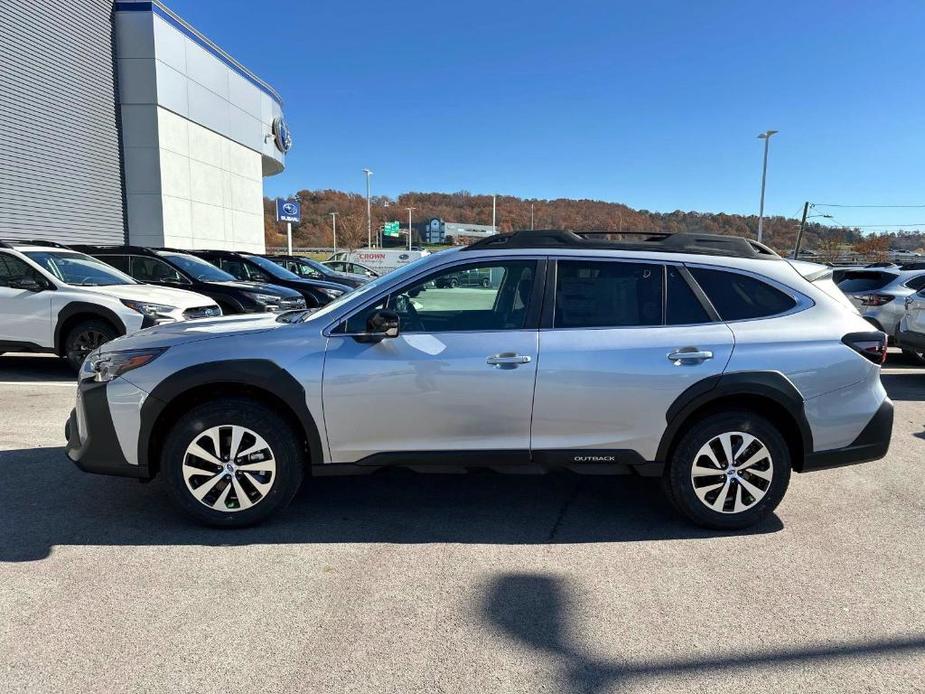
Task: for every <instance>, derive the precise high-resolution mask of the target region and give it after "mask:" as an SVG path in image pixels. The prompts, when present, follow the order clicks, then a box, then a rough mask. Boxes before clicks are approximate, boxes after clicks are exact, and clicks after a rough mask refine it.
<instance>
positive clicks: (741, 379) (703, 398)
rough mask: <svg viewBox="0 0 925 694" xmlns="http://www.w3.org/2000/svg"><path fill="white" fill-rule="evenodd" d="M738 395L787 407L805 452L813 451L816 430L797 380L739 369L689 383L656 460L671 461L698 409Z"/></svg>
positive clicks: (670, 414)
mask: <svg viewBox="0 0 925 694" xmlns="http://www.w3.org/2000/svg"><path fill="white" fill-rule="evenodd" d="M737 395H739V396H741V395H752V396H758V397H762V398H766V399H768V400H771V401H773V402H774V403H776V404H777V405H780V406H781V407H783V408H784V409H785V410H786V411H787V413H788V414H789V415H790V417H791V418H792V419H793V421H794V422H795V423H796V426H797V429H798V430H799V432H800V438H801V440H802V444H803V452H804V454H805V455H809V454H810V453H812V452H813V433H812V430H811V429H810V426H809V422H808V421H807V419H806V412H805V409H804V401H803V396H802V395H800V392H799V391H798V390H797V389H796V387H795V386H794V385H793V383H791V382H790V381H789V380H788V379H787V377H786V376H784V375H783V374H782V373H780V372H779V371H739V372H734V373H726V374H717V375H715V376H708V377H707V378H704V379H702V380H700V381H697V382H696V383H694V384H693V385H691V386H690V387H688V388H687V389H686V390H685V391H684V392H683V393H681V394H680V395H679V396H678V397H677V398H676V399H675V401H674V402H673V403H672V404H671V406H670V407H669V408H668V410H667V412H666V413H665V419H666V420H667V426H666V427H665V431H664V433H663V434H662V438H661V441H660V442H659V444H658V453H656V456H655V457H656V460H657V461H659V462H667V460H668V452H669V451H670V450H671V446H672V445H673V444H674V442H675V440H676V439H677V437H678V434H679V433H680V432H681V429H682V427H683V426H684V423H685V422H686V421H687V419H688V417H690V416H691V415H692V414H693V413H694V412H696V411H697V410H699V409H700V408H701V407H703V406H705V405H709V404H710V403H711V402H714V401H716V400H719V399H721V398H726V397H734V396H737ZM798 464H799V462H798V461H794V465H798Z"/></svg>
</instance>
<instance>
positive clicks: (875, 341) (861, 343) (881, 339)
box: [841, 330, 886, 364]
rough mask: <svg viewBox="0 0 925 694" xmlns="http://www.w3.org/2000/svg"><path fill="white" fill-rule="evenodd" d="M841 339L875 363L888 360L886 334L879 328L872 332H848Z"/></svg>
mask: <svg viewBox="0 0 925 694" xmlns="http://www.w3.org/2000/svg"><path fill="white" fill-rule="evenodd" d="M841 341H842V342H844V343H845V344H846V345H848V346H849V347H850V348H851V349H853V350H854V351H855V352H857V353H858V354H860V355H861V356H862V357H864V358H865V359H869V360H870V361H872V362H873V363H874V364H882V363H883V362H885V361H886V334H884V333H882V332H880V331H879V330H878V331H877V332H870V333H848V334H847V335H845V336H844V337H843V338H842V339H841Z"/></svg>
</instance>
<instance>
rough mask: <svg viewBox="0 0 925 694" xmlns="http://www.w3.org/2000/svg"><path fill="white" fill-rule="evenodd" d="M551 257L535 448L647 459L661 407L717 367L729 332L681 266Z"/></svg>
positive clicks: (568, 459) (658, 430)
mask: <svg viewBox="0 0 925 694" xmlns="http://www.w3.org/2000/svg"><path fill="white" fill-rule="evenodd" d="M551 265H552V267H551V269H550V276H549V277H548V278H547V293H546V299H545V301H544V306H543V318H542V324H541V325H542V328H541V330H540V338H539V365H538V369H537V380H536V393H535V398H534V406H533V424H532V431H531V447H532V449H533V451H534V454H535V455H536V457H537V459H540V460H543V459H545V460H548V461H550V462H558V463H580V462H583V461H585V460H587V459H589V458H591V457H593V458H596V459H598V460H594V461H593V462H600V460H599V459H600V458H601V457H603V458H606V459H607V460H606V462H611V461H610V459H609V458H610V456H611V455H612V456H613V457H614V459H615V460H614V461H615V462H621V460H622V457H621V456H622V455H623V454H624V453H625V452H626V451H633V452H635V453H638V454H639V455H640V456H641V457H642V458H643V459H645V460H653V459H654V457H655V454H656V451H657V449H658V444H659V440H660V439H661V436H662V433H663V432H664V429H665V425H666V412H667V410H668V408H669V407H670V406H671V404H672V403H673V402H674V401H675V399H676V398H677V397H678V396H679V395H680V394H681V393H682V392H684V390H685V389H687V388H689V387H690V386H691V385H693V384H694V383H696V382H697V381H700V380H702V379H704V378H708V377H710V376H715V375H718V374H721V373H722V372H723V369H724V368H725V366H726V364H727V362H728V361H729V357H730V355H731V354H732V348H733V336H732V332H731V331H730V330H729V328H728V327H727V326H726V325H725V324H723V323H722V322H719V320H718V319H717V316H716V314H715V312H714V311H712V308H711V307H709V305H707V304H706V303H705V302H703V301H702V300H701V298H700V296H702V295H701V294H700V293H699V292H700V290H699V288H696V287H695V286H694V285H693V283H692V282H691V281H690V275H689V274H688V272H687V270H685V269H684V268H683V267H682V266H680V265H673V264H662V263H655V262H649V261H640V262H636V261H630V260H624V259H616V260H604V259H600V258H596V259H593V260H592V259H587V260H586V259H581V258H560V259H559V260H558V261H557V262H556V263H553V264H551ZM553 288H554V289H553ZM583 452H584V454H583Z"/></svg>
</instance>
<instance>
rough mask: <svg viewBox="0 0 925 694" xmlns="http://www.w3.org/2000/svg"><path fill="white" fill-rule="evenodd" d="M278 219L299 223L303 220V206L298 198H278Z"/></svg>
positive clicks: (278, 220) (279, 220)
mask: <svg viewBox="0 0 925 694" xmlns="http://www.w3.org/2000/svg"><path fill="white" fill-rule="evenodd" d="M276 221H277V222H292V223H293V224H298V223H299V222H301V221H302V207H301V206H300V205H299V201H298V200H286V199H285V198H276Z"/></svg>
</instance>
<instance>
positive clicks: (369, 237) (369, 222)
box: [363, 169, 373, 248]
mask: <svg viewBox="0 0 925 694" xmlns="http://www.w3.org/2000/svg"><path fill="white" fill-rule="evenodd" d="M363 173H365V174H366V245H367V247H368V248H372V246H373V214H372V207H371V205H370V201H369V177H370V176H372V175H373V172H372V171H370V170H369V169H363Z"/></svg>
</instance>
